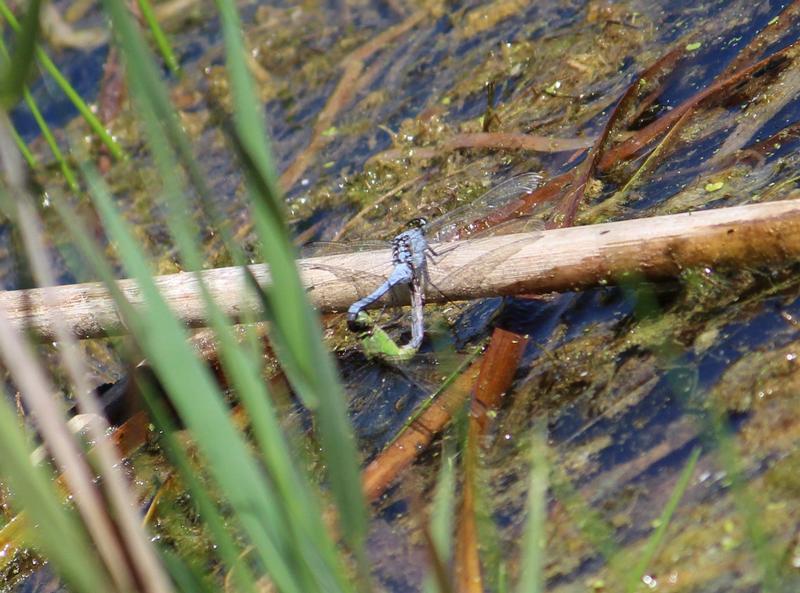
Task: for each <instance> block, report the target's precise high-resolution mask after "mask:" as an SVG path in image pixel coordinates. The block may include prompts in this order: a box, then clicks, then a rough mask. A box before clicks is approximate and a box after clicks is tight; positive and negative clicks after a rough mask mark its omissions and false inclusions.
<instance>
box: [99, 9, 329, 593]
mask: <svg viewBox="0 0 800 593" xmlns="http://www.w3.org/2000/svg"><path fill="white" fill-rule="evenodd" d="M114 18H125V17H122V16H121V15H115V17H114ZM115 23H117V24H118V25H119V27H118V31H119V32H120V35H119V38H120V42H121V44H122V46H123V51H133V52H136V55H142V54H140V53H139V52H144V51H145V50H144V49H143V44H141V42H140V40H139V39H138V35H137V34H136V31H135V29H134V28H133V27H131V26H130V23H127V22H125V23H122V22H121V21H115ZM136 62H137V64H138V66H137V67H136V68H132V69H131V71H130V76H131V84H130V86H131V88H132V89H134V98H135V100H136V104H137V106H138V107H139V110H140V114H141V118H142V120H143V122H144V124H145V129H146V130H147V134H148V138H149V140H150V146H151V148H152V151H153V156H154V161H155V163H156V165H157V166H158V168H159V170H160V172H161V177H162V179H163V180H164V184H165V186H164V190H165V191H164V193H163V197H164V199H165V202H166V204H167V205H168V208H167V215H168V217H167V222H168V225H169V228H170V231H171V232H172V235H173V237H175V239H176V241H177V244H178V246H179V251H180V254H181V259H182V260H183V263H184V266H185V268H187V269H199V268H200V267H201V266H202V257H201V255H200V248H199V246H198V245H197V244H196V241H195V237H197V236H198V232H197V229H196V228H195V226H194V225H193V224H192V223H191V221H190V220H188V219H187V217H186V215H185V213H186V212H189V211H191V205H190V204H189V203H188V200H187V199H186V197H185V194H184V193H183V192H182V191H181V189H182V188H181V186H180V183H179V181H178V179H179V177H178V176H175V175H174V171H175V169H176V166H177V163H176V161H175V155H174V153H173V152H172V150H171V147H170V146H169V145H168V143H167V142H166V140H165V138H164V134H163V132H162V130H163V128H162V126H161V125H160V124H161V123H163V121H164V118H160V117H159V116H158V114H159V113H161V112H163V111H164V109H167V108H169V105H168V104H164V103H163V102H162V98H163V97H165V96H166V93H162V91H161V90H160V89H159V85H160V82H159V81H158V80H157V77H155V76H154V74H153V70H154V68H152V67H151V66H150V65H149V64H150V63H151V62H150V57H149V55H147V56H144V57H142V58H140V59H137V60H136ZM145 81H150V83H149V84H145ZM166 117H170V118H171V117H172V114H171V113H169V114H168V115H167V116H166ZM194 166H196V165H194ZM201 289H202V290H203V291H204V299H205V301H206V307H207V310H208V317H209V319H210V320H211V325H212V327H214V329H215V331H216V333H217V336H218V338H219V345H220V348H219V351H220V353H221V358H222V361H223V366H224V368H225V374H226V376H227V377H228V378H229V380H230V381H231V384H232V385H233V386H234V388H235V389H236V392H237V394H239V397H240V398H241V399H242V401H243V402H244V403H245V406H246V407H247V408H248V411H249V412H250V417H251V418H252V419H253V427H254V434H255V436H256V439H257V442H258V443H259V445H260V447H261V452H262V456H263V459H264V460H265V461H266V467H267V469H268V470H269V475H270V478H271V480H272V481H273V482H274V484H275V487H276V489H277V491H278V492H279V493H280V495H281V496H280V497H278V498H277V499H276V502H278V503H280V504H281V505H283V506H282V507H281V509H280V513H281V516H283V517H285V518H286V521H287V527H288V528H289V532H290V537H291V538H292V541H294V543H295V544H296V545H293V546H291V547H289V549H288V552H287V553H290V554H294V555H295V559H294V564H296V565H303V564H312V563H314V564H316V566H317V567H318V569H317V570H316V573H315V578H317V579H318V580H319V581H320V582H321V583H322V582H327V583H332V582H338V583H337V584H334V585H330V586H328V587H327V588H328V589H329V590H331V588H332V587H333V589H336V588H341V587H343V586H344V577H343V574H344V570H343V567H342V566H341V562H340V560H339V559H338V556H337V554H336V551H335V549H334V546H333V543H332V542H331V541H330V538H329V536H328V534H327V531H326V530H325V527H324V525H323V523H322V521H321V514H322V513H321V510H320V508H319V504H317V502H316V501H314V500H313V497H312V496H309V495H308V492H309V485H308V484H307V483H306V482H305V481H304V480H303V479H302V477H301V476H300V475H299V474H298V473H297V470H296V468H295V467H294V466H293V459H292V455H291V453H290V452H289V450H288V448H287V446H286V443H285V442H284V441H283V439H282V438H281V436H280V434H281V433H280V428H279V425H278V422H277V418H276V416H275V413H274V410H273V409H272V408H271V406H270V405H269V402H270V398H269V394H268V393H267V391H266V389H265V386H264V383H263V380H262V378H261V377H260V375H259V371H258V368H259V367H258V360H259V356H258V355H256V354H255V352H254V351H251V352H245V351H243V350H242V348H240V347H239V346H238V345H236V344H235V342H234V340H233V336H232V333H231V331H230V329H229V328H228V326H229V324H230V322H229V320H227V319H225V317H224V316H223V315H222V313H221V311H220V310H219V308H218V307H217V306H216V304H215V303H213V301H212V300H211V297H210V296H209V295H208V293H207V292H205V286H204V285H202V283H201ZM198 438H199V437H198ZM323 558H324V560H323Z"/></svg>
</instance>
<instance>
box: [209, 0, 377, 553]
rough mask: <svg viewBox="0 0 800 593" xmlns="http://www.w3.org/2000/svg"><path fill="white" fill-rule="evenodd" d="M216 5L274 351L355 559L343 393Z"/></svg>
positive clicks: (232, 33) (246, 80)
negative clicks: (312, 438) (306, 419)
mask: <svg viewBox="0 0 800 593" xmlns="http://www.w3.org/2000/svg"><path fill="white" fill-rule="evenodd" d="M216 4H217V7H218V9H219V12H220V18H221V22H222V30H223V36H224V39H225V46H226V55H227V66H228V71H229V74H230V80H231V89H232V95H233V99H234V125H235V128H236V137H235V140H236V142H237V143H238V148H239V153H240V159H241V160H242V163H243V165H244V169H245V173H246V176H247V179H248V182H249V183H248V187H249V193H250V196H251V199H252V201H253V215H254V218H255V228H256V230H257V232H258V236H259V238H260V240H261V243H262V246H263V250H264V254H265V256H266V257H265V259H266V260H267V261H268V262H269V264H270V272H271V274H272V276H273V279H274V281H275V286H276V289H275V290H273V291H270V293H269V295H268V296H269V300H270V307H271V309H272V311H271V312H272V314H273V315H274V319H275V321H276V326H275V331H274V343H275V345H276V352H278V354H279V358H280V360H281V363H282V364H283V365H284V368H285V369H286V372H287V376H288V377H289V379H290V381H291V382H292V383H293V385H294V386H295V389H296V390H297V391H298V394H299V395H300V397H302V398H303V399H304V401H305V402H306V403H307V404H308V405H310V406H311V407H312V409H314V410H315V412H316V419H317V425H318V427H319V437H320V441H321V443H322V452H323V455H324V456H325V460H326V463H327V465H328V472H329V473H328V476H329V480H330V484H331V489H332V491H333V495H334V498H335V500H336V503H337V506H338V508H339V513H340V523H341V527H342V529H343V531H344V534H345V537H346V539H347V541H348V543H349V544H350V546H351V548H352V549H353V550H354V551H355V552H356V554H357V556H358V557H359V558H361V557H362V546H363V540H364V536H365V533H366V516H365V510H364V509H365V504H364V498H363V494H362V492H361V481H360V477H359V472H358V467H357V464H356V460H357V459H358V456H357V453H356V448H355V442H354V439H353V436H352V431H351V429H350V424H349V421H348V419H347V416H346V413H345V405H344V394H343V392H342V390H341V385H340V382H339V380H338V377H337V376H336V372H335V370H334V367H333V363H332V361H331V359H330V355H329V353H328V352H327V351H326V350H325V348H324V346H323V344H322V340H321V327H320V325H319V322H318V319H317V316H316V313H314V311H313V310H312V309H311V307H310V305H309V304H308V300H307V298H306V294H305V290H304V288H303V286H302V284H301V282H300V278H299V275H298V273H297V269H296V267H295V265H294V255H295V253H294V248H293V245H292V244H291V241H290V239H289V237H288V234H287V231H286V227H285V225H284V222H283V207H282V206H283V205H282V203H281V202H280V200H279V198H278V196H279V195H280V192H279V191H278V187H277V181H276V179H277V176H276V173H275V167H274V162H273V159H272V157H271V151H270V148H269V145H268V143H267V135H266V126H265V123H264V120H263V114H262V112H261V108H260V103H259V101H258V99H257V96H256V93H255V92H254V88H253V82H252V80H251V78H250V73H249V71H248V69H247V64H246V60H245V55H246V54H245V48H244V43H243V41H242V39H241V23H240V21H239V16H238V14H237V12H236V8H235V6H234V5H233V3H232V2H229V1H225V0H218V1H217V2H216Z"/></svg>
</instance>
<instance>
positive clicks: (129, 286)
mask: <svg viewBox="0 0 800 593" xmlns="http://www.w3.org/2000/svg"><path fill="white" fill-rule="evenodd" d="M439 250H440V251H441V252H443V253H442V255H441V256H440V257H438V258H436V259H437V261H436V263H435V264H434V265H432V266H431V270H430V271H431V280H432V282H433V284H434V285H435V286H436V287H437V288H438V289H439V290H440V291H441V293H440V292H439V290H435V289H430V290H429V292H428V295H427V296H428V301H429V302H436V301H441V300H443V299H444V298H445V297H446V298H447V299H448V300H465V299H477V298H483V297H488V296H497V295H514V294H533V293H545V292H551V291H565V290H576V289H581V288H586V287H589V286H593V285H597V284H601V283H602V284H607V283H613V282H614V281H615V280H617V279H619V278H620V277H622V276H624V275H625V274H629V273H637V274H641V276H642V277H645V278H650V279H659V278H667V277H670V276H673V275H675V274H677V273H678V272H679V271H680V270H681V269H683V268H687V267H692V266H699V265H710V266H715V265H722V264H730V263H737V264H740V265H747V264H757V263H760V262H780V261H788V260H792V259H796V258H797V257H799V256H800V200H787V201H783V202H771V203H765V204H752V205H748V206H737V207H733V208H721V209H717V210H705V211H701V212H692V213H686V214H676V215H671V216H660V217H655V218H646V219H638V220H629V221H623V222H614V223H606V224H598V225H592V226H584V227H571V228H564V229H556V230H552V231H545V232H542V233H538V234H519V235H506V236H498V237H491V238H487V239H479V240H472V241H462V242H454V243H448V244H446V245H442V246H441V247H440V248H439ZM389 261H390V254H389V251H388V250H385V251H369V252H360V253H348V254H341V255H332V256H325V257H315V258H309V259H304V260H300V261H299V262H298V263H299V266H300V270H301V273H302V276H303V281H304V283H305V284H306V286H307V287H308V294H309V297H310V299H311V301H312V303H313V304H314V305H315V306H316V307H318V308H319V309H320V310H321V311H322V312H332V311H343V310H345V309H346V308H347V307H348V306H349V305H350V303H352V302H353V301H355V300H356V299H358V298H359V297H360V296H363V295H364V294H367V293H368V292H369V291H371V290H372V289H373V288H375V286H376V285H377V280H376V278H377V276H376V274H377V273H378V271H380V270H381V269H382V270H383V271H386V270H388V268H389V264H388V262H389ZM251 269H252V271H253V273H254V274H255V276H256V278H258V280H259V282H261V283H263V284H264V285H268V284H269V272H268V268H267V266H266V265H253V266H251ZM364 270H370V271H371V275H370V274H363V271H364ZM376 270H377V271H376ZM200 275H201V277H202V278H203V280H204V281H205V282H206V283H207V285H208V287H209V290H210V291H211V294H212V295H213V296H214V298H215V299H216V300H217V302H218V303H219V305H220V306H221V307H222V309H223V310H224V311H225V312H226V313H227V314H228V315H230V316H231V317H232V318H234V319H235V318H237V317H238V316H239V315H241V314H242V313H243V312H245V311H252V310H253V309H255V308H256V307H257V306H258V299H256V298H254V296H253V295H252V294H251V292H250V291H249V290H248V289H247V288H246V287H247V282H246V281H245V278H244V276H243V274H242V270H241V269H238V268H219V269H214V270H206V271H203V272H201V273H200ZM156 283H157V284H158V287H159V288H160V289H161V292H162V294H163V296H164V298H165V299H166V300H167V302H168V303H169V304H170V306H171V307H172V308H173V309H174V311H175V313H176V314H177V315H178V316H179V317H180V318H181V319H182V320H183V321H184V322H185V323H186V324H187V325H190V326H202V325H203V324H204V323H205V311H204V306H203V301H202V298H201V295H200V290H199V288H198V280H197V275H196V274H194V273H188V272H187V273H182V274H173V275H169V276H159V277H157V278H156ZM120 287H121V288H122V290H123V292H124V294H125V295H126V296H127V298H128V299H129V300H130V301H131V302H132V303H134V304H140V303H141V301H142V299H141V296H140V293H139V290H138V288H137V285H136V282H135V281H133V280H121V281H120ZM43 290H44V289H31V290H19V291H11V292H5V293H0V306H1V307H2V308H3V309H4V310H5V311H6V314H7V315H8V316H9V318H10V319H11V320H12V322H13V323H15V324H16V325H17V326H20V327H27V328H29V329H31V330H33V331H34V332H36V333H37V334H39V335H41V336H42V337H43V338H45V339H52V338H53V329H52V319H53V318H54V317H55V316H58V317H59V318H60V319H61V320H62V321H63V322H65V323H66V324H67V326H68V327H69V328H71V330H72V332H73V333H74V334H75V335H76V336H78V337H80V338H94V337H100V336H104V335H113V334H119V333H122V332H124V327H123V326H122V324H121V323H120V321H119V318H118V316H117V313H116V307H115V305H114V303H113V301H112V300H111V298H110V296H109V294H108V292H107V291H106V289H105V288H104V287H103V286H102V285H101V284H95V283H93V284H77V285H70V286H58V287H54V288H51V289H49V290H52V291H53V292H54V295H53V296H54V299H55V302H56V303H57V306H56V307H55V308H51V309H47V308H45V306H44V299H43V298H42V294H43V293H42V291H43Z"/></svg>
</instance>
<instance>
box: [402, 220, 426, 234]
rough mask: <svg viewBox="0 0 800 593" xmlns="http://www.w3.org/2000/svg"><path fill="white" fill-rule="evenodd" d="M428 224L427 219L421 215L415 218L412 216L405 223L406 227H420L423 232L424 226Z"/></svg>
mask: <svg viewBox="0 0 800 593" xmlns="http://www.w3.org/2000/svg"><path fill="white" fill-rule="evenodd" d="M427 226H428V219H427V218H424V217H422V216H420V217H417V218H412V219H411V220H409V221H408V222H407V223H406V228H407V229H420V230H421V231H422V232H425V227H427Z"/></svg>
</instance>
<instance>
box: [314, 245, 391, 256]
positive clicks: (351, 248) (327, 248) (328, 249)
mask: <svg viewBox="0 0 800 593" xmlns="http://www.w3.org/2000/svg"><path fill="white" fill-rule="evenodd" d="M389 247H390V243H389V242H388V241H315V242H314V243H309V244H308V245H303V246H302V247H301V248H300V257H301V258H308V257H319V256H322V255H339V254H342V253H354V252H360V251H377V250H378V249H388V248H389Z"/></svg>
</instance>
